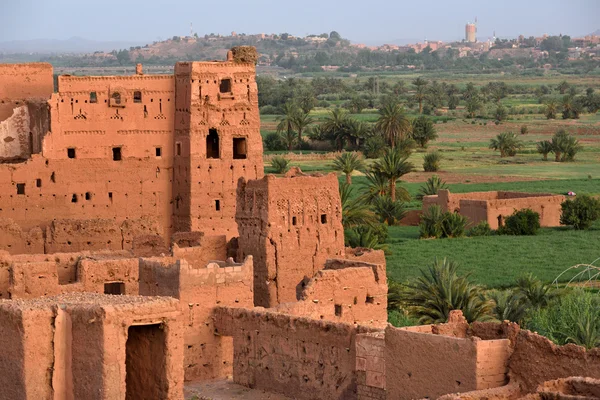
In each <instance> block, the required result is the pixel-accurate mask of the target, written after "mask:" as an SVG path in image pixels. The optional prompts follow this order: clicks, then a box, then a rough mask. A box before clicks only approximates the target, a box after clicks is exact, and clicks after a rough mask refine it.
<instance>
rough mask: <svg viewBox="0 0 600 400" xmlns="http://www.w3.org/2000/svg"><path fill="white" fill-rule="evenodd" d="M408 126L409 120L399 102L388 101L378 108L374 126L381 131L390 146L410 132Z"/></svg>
mask: <svg viewBox="0 0 600 400" xmlns="http://www.w3.org/2000/svg"><path fill="white" fill-rule="evenodd" d="M410 127H411V126H410V121H409V120H408V118H407V117H406V114H404V109H403V108H402V106H401V105H400V104H398V103H388V104H386V105H385V106H383V108H381V109H380V110H379V118H378V119H377V123H376V124H375V128H376V129H377V130H378V131H380V132H381V133H383V135H384V136H385V137H386V138H387V141H388V143H389V144H390V146H391V147H392V148H394V146H395V145H396V141H397V140H398V139H401V138H404V137H405V136H406V134H407V133H408V132H410Z"/></svg>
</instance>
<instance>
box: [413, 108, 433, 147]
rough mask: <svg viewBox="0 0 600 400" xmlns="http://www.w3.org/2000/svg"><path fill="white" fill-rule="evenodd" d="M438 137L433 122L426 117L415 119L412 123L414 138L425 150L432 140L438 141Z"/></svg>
mask: <svg viewBox="0 0 600 400" xmlns="http://www.w3.org/2000/svg"><path fill="white" fill-rule="evenodd" d="M437 137H438V135H437V133H436V131H435V126H434V125H433V121H431V119H429V118H427V117H426V116H424V115H421V116H420V117H418V118H415V119H413V121H412V138H413V140H414V141H415V142H417V144H418V145H419V146H420V147H421V148H424V147H425V146H427V143H428V142H429V141H431V140H435V139H437Z"/></svg>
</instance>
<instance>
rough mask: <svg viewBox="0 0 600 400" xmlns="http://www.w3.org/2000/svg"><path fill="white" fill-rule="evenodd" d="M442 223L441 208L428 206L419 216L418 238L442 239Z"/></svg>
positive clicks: (442, 214)
mask: <svg viewBox="0 0 600 400" xmlns="http://www.w3.org/2000/svg"><path fill="white" fill-rule="evenodd" d="M443 222H444V213H443V212H442V208H441V207H440V206H438V205H432V206H430V207H429V208H428V209H427V210H426V211H425V212H424V213H423V215H421V222H420V223H419V237H420V238H425V239H426V238H440V237H442V234H443V232H444V231H443V230H442V224H443Z"/></svg>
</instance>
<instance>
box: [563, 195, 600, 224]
mask: <svg viewBox="0 0 600 400" xmlns="http://www.w3.org/2000/svg"><path fill="white" fill-rule="evenodd" d="M560 207H561V209H562V213H561V216H560V223H561V224H563V225H571V226H573V228H575V229H578V230H579V229H588V228H589V227H590V226H591V225H592V224H593V223H594V221H596V220H597V219H598V218H600V200H597V199H594V198H593V197H590V196H587V195H581V196H577V198H575V200H570V199H567V200H566V201H564V202H563V203H562V204H561V205H560Z"/></svg>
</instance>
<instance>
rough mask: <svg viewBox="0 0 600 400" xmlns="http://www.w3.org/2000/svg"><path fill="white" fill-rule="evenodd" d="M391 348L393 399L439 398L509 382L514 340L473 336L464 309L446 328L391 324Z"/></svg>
mask: <svg viewBox="0 0 600 400" xmlns="http://www.w3.org/2000/svg"><path fill="white" fill-rule="evenodd" d="M385 347H386V349H385V354H386V361H385V363H386V369H385V371H386V389H387V393H388V398H394V399H413V398H423V397H428V398H434V397H439V396H442V395H445V394H448V393H458V392H469V391H474V390H482V389H489V388H494V387H499V386H504V385H505V384H506V383H507V372H508V359H509V357H510V354H511V347H510V341H509V340H508V339H505V338H501V339H493V340H481V338H479V337H476V336H471V331H470V329H469V324H468V323H467V322H466V320H465V318H464V317H463V315H462V313H461V312H460V311H453V312H451V313H450V316H449V320H448V323H446V324H437V325H424V326H415V327H407V328H394V327H392V326H391V325H388V327H387V328H386V331H385ZM389 396H391V397H389Z"/></svg>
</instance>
